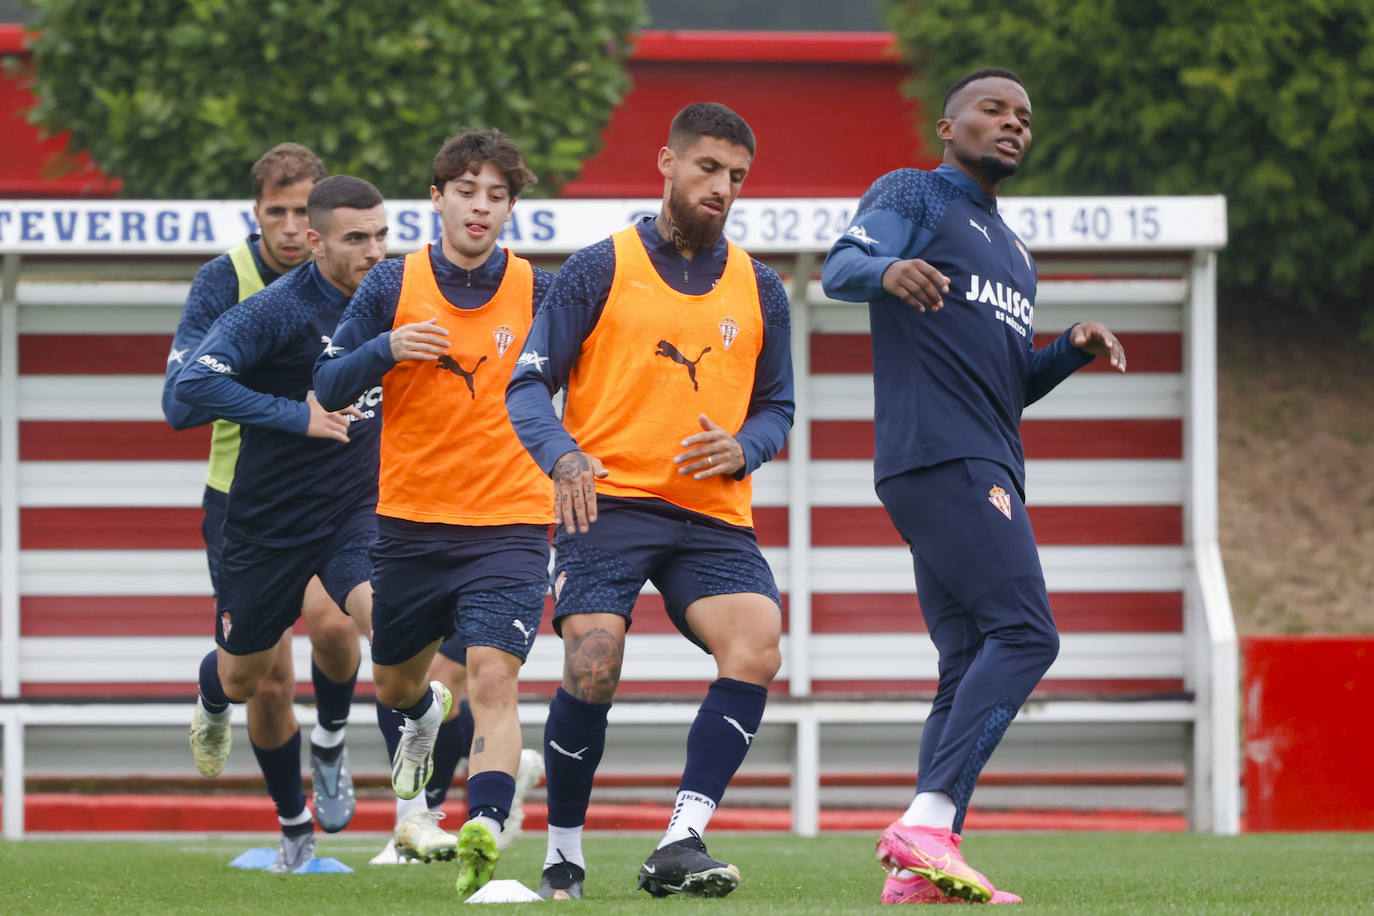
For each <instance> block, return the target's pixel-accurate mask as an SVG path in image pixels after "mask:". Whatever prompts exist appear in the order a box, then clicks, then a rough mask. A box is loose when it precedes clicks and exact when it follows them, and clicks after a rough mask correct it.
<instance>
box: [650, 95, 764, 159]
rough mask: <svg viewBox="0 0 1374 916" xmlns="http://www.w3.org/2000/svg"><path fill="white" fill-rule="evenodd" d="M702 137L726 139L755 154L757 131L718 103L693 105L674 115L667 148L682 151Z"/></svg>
mask: <svg viewBox="0 0 1374 916" xmlns="http://www.w3.org/2000/svg"><path fill="white" fill-rule="evenodd" d="M701 137H715V138H716V139H718V140H726V141H728V142H730V143H734V144H737V145H739V146H742V147H744V148H745V149H747V150H749V155H750V156H753V155H754V132H753V130H751V129H750V127H749V124H748V122H747V121H745V120H744V119H743V118H741V117H740V116H739V115H738V114H736V113H735V112H734V111H732V110H731V109H729V108H726V107H725V106H724V105H722V104H720V103H719V102H694V103H693V104H691V105H688V106H687V107H686V108H684V109H682V110H681V111H679V112H678V113H677V114H676V115H674V116H673V123H672V126H671V127H669V128H668V148H669V149H671V150H673V151H675V152H682V151H683V150H684V149H686V148H687V147H689V146H691V145H692V144H693V143H695V142H697V140H698V139H700V138H701Z"/></svg>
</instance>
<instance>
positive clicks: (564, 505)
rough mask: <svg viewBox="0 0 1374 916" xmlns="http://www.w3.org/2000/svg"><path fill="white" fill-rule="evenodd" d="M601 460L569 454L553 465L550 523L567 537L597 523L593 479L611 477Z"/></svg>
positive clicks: (582, 454) (579, 454)
mask: <svg viewBox="0 0 1374 916" xmlns="http://www.w3.org/2000/svg"><path fill="white" fill-rule="evenodd" d="M610 473H611V472H610V471H608V470H606V469H605V468H604V467H602V466H601V460H600V459H598V458H593V457H592V456H591V455H588V454H587V453H586V452H568V453H567V454H566V455H564V456H563V457H562V458H559V459H558V460H557V461H555V462H554V463H553V473H552V474H551V475H550V476H551V477H553V523H554V524H555V525H562V526H563V528H564V530H566V531H567V532H568V534H576V533H578V532H581V533H582V534H586V533H587V528H588V526H589V525H591V523H592V522H594V521H596V480H597V479H598V478H601V477H608V476H610Z"/></svg>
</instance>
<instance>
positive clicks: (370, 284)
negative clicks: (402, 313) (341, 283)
mask: <svg viewBox="0 0 1374 916" xmlns="http://www.w3.org/2000/svg"><path fill="white" fill-rule="evenodd" d="M508 261H509V258H507V257H506V250H505V249H504V248H495V249H493V250H492V252H491V256H490V257H489V258H487V259H486V261H484V262H483V263H482V264H481V265H479V266H477V267H474V268H473V269H472V270H468V269H466V268H463V267H458V266H457V265H455V264H453V263H452V262H451V261H449V259H448V258H446V257H444V253H443V251H442V249H441V248H440V246H439V245H431V246H430V248H429V263H430V265H431V266H432V267H433V268H434V279H435V280H437V281H438V283H439V291H440V292H441V293H443V294H444V298H445V299H447V300H448V301H449V303H450V304H451V305H453V306H455V307H456V308H460V309H475V308H481V307H482V306H484V305H486V304H487V303H488V302H490V301H491V297H492V296H494V295H496V291H497V290H498V289H499V288H500V287H501V281H502V280H503V279H505V276H506V264H507V262H508ZM404 274H405V258H390V259H388V260H385V261H379V262H378V263H377V264H376V265H374V266H373V268H372V269H371V270H369V271H368V272H367V276H366V277H364V278H363V282H362V283H360V284H358V289H357V292H355V293H354V294H353V298H352V299H350V300H349V302H348V307H347V308H345V309H344V313H343V318H341V319H340V320H339V327H338V329H337V330H335V332H334V336H333V343H334V346H332V347H330V348H329V350H327V351H322V352H321V353H320V356H319V359H318V360H317V364H316V366H315V396H316V397H317V398H319V399H320V403H321V404H323V405H324V406H325V407H326V408H328V409H330V410H337V409H338V408H340V407H345V406H347V405H348V404H350V403H352V401H353V400H354V399H355V398H357V397H358V394H359V393H360V392H362V391H365V390H366V389H368V388H371V387H373V386H374V385H380V384H381V383H382V376H383V375H385V374H386V373H387V372H388V371H389V370H390V369H391V367H393V366H395V365H396V360H395V359H393V358H392V356H391V331H392V326H393V325H394V324H395V323H396V306H397V305H399V304H400V301H401V278H402V277H403V275H404ZM552 282H553V274H551V273H549V272H548V271H547V270H544V269H543V268H542V267H534V297H533V299H534V301H533V302H532V304H531V308H532V309H533V310H535V311H538V309H539V303H540V302H542V301H543V299H544V294H545V293H547V292H548V291H549V285H550V284H551V283H552Z"/></svg>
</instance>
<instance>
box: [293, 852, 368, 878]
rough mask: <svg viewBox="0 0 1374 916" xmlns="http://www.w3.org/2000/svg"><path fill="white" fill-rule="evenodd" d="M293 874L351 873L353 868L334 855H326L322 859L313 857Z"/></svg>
mask: <svg viewBox="0 0 1374 916" xmlns="http://www.w3.org/2000/svg"><path fill="white" fill-rule="evenodd" d="M291 874H293V875H351V874H353V869H351V868H349V867H348V866H347V865H345V864H343V863H342V862H340V861H339V860H338V859H336V858H334V857H333V856H325V857H324V858H321V859H311V860H310V861H309V862H306V863H305V864H304V865H302V866H301V867H300V868H298V869H296V870H295V871H293V872H292V873H291Z"/></svg>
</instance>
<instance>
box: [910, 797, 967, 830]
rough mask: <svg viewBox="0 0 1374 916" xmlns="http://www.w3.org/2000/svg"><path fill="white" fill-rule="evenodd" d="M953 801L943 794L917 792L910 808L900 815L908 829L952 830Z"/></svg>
mask: <svg viewBox="0 0 1374 916" xmlns="http://www.w3.org/2000/svg"><path fill="white" fill-rule="evenodd" d="M954 815H955V807H954V799H952V798H950V797H949V796H948V795H946V794H945V793H943V792H917V793H916V797H915V798H913V799H912V800H911V807H909V808H907V809H906V813H905V814H903V815H902V823H903V824H906V825H907V826H908V827H939V828H943V829H945V830H953V829H954Z"/></svg>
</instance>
